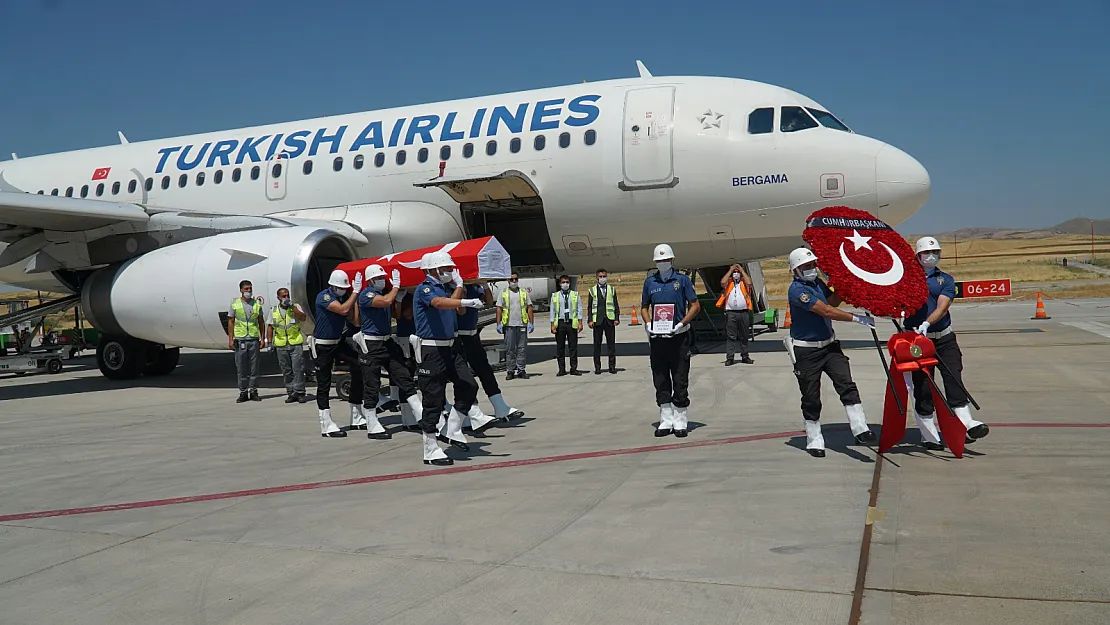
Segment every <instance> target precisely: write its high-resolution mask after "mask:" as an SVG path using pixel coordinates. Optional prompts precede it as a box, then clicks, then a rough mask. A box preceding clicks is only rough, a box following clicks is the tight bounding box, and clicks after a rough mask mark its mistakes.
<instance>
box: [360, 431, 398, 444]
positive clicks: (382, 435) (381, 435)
mask: <svg viewBox="0 0 1110 625" xmlns="http://www.w3.org/2000/svg"><path fill="white" fill-rule="evenodd" d="M366 438H372V439H374V440H376V441H387V440H389V439H391V438H393V435H392V434H390V433H389V431H388V430H387V431H385V432H370V433H368V434H367V435H366Z"/></svg>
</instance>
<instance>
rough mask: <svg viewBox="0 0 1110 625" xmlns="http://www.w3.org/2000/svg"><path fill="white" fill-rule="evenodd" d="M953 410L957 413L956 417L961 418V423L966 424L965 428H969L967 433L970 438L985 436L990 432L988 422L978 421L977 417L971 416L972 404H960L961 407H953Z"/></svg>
mask: <svg viewBox="0 0 1110 625" xmlns="http://www.w3.org/2000/svg"><path fill="white" fill-rule="evenodd" d="M952 412H954V413H956V418H957V419H959V420H960V423H963V424H964V427H965V428H967V435H968V437H969V438H971V439H979V438H983V437H984V436H986V435H987V434H990V431H991V430H990V428H989V427H987V424H986V423H983V422H982V421H976V420H975V419H972V418H971V406H960V407H959V408H953V409H952Z"/></svg>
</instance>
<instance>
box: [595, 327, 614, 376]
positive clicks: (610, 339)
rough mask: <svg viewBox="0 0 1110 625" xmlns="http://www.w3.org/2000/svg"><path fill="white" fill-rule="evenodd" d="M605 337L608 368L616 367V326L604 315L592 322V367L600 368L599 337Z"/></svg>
mask: <svg viewBox="0 0 1110 625" xmlns="http://www.w3.org/2000/svg"><path fill="white" fill-rule="evenodd" d="M603 337H604V338H605V347H606V348H607V349H606V352H607V353H608V354H609V368H610V369H616V368H617V326H616V325H614V324H613V320H612V319H609V318H608V317H605V318H603V319H601V320H600V321H597V322H595V323H594V369H601V339H602V338H603Z"/></svg>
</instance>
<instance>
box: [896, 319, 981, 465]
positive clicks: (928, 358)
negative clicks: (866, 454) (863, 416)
mask: <svg viewBox="0 0 1110 625" xmlns="http://www.w3.org/2000/svg"><path fill="white" fill-rule="evenodd" d="M886 346H887V351H889V352H890V377H891V379H892V380H894V389H891V388H890V386H889V385H888V386H887V389H886V401H885V402H884V404H883V432H882V435H881V436H880V437H879V453H883V452H885V451H887V450H889V449H890V448H892V447H894V446H895V445H897V444H898V443H900V442H901V441H902V439H903V438H905V436H906V419H907V417H908V416H909V413H910V411H911V410H913V398H911V397H909V389H908V388H907V385H906V384H904V383H901V381H902V380H904V374H907V373H909V374H912V373H913V372H915V371H922V372H924V373H925V375H928V376H932V374H933V367H935V366H936V365H937V362H938V361H937V350H936V346H935V345H933V342H932V341H930V340H929V337H926V336H922V335H920V334H917V333H916V332H902V333H900V334H895V335H894V336H892V337H890V340H889V341H887V343H886ZM926 384H928V382H926ZM929 391H930V392H931V393H932V394H933V407H934V410H936V419H937V425H938V426H939V428H940V433H941V435H942V436H943V437H944V442H945V443H947V444H948V448H949V449H951V450H952V454H953V455H954V456H956V457H957V458H963V456H964V441H965V440H966V438H967V429H966V428H965V427H964V424H963V423H962V422H960V420H959V418H957V417H956V415H955V414H953V413H952V409H951V408H949V407H948V403H947V402H945V401H944V398H942V397H941V396H940V394H939V393H937V391H936V389H935V388H933V385H932V384H929ZM895 393H897V394H898V395H897V397H898V401H901V402H902V405H903V406H905V407H906V413H907V414H906V415H903V414H901V413H899V412H898V403H897V402H896V401H895Z"/></svg>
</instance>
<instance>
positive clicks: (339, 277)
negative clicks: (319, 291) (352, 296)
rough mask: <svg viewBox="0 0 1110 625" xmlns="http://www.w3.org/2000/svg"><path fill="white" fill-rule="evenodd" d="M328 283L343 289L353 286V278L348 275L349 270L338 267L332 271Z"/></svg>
mask: <svg viewBox="0 0 1110 625" xmlns="http://www.w3.org/2000/svg"><path fill="white" fill-rule="evenodd" d="M328 284H329V285H331V286H334V287H339V288H341V289H349V288H351V279H350V278H348V277H347V272H346V271H343V270H342V269H336V270H335V271H333V272H331V277H330V278H328Z"/></svg>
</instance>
